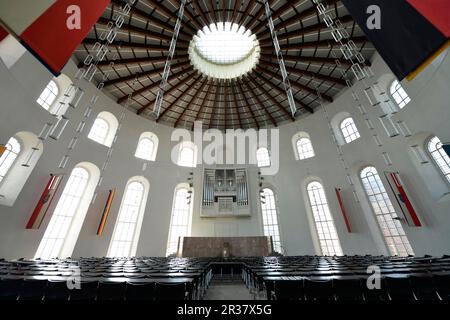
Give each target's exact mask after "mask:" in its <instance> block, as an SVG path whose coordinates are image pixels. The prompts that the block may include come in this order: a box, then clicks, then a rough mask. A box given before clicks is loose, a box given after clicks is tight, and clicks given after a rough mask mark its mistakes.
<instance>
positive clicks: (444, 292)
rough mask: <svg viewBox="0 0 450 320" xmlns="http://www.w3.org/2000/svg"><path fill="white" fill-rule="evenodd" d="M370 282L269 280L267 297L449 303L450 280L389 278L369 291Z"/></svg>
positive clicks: (444, 278) (416, 277)
mask: <svg viewBox="0 0 450 320" xmlns="http://www.w3.org/2000/svg"><path fill="white" fill-rule="evenodd" d="M366 281H367V279H364V278H359V279H352V278H345V277H344V278H330V279H321V280H319V279H308V278H305V279H300V280H267V281H266V288H267V291H268V292H267V294H268V297H270V298H271V299H274V300H301V301H314V300H338V301H363V300H366V301H390V300H393V301H415V300H419V301H439V300H446V301H449V300H450V277H449V276H433V277H430V276H428V277H425V276H424V277H421V276H411V277H386V278H383V279H380V283H379V287H378V288H373V287H369V286H368V285H367V283H366Z"/></svg>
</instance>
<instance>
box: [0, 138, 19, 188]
mask: <svg viewBox="0 0 450 320" xmlns="http://www.w3.org/2000/svg"><path fill="white" fill-rule="evenodd" d="M10 141H14V143H15V144H16V146H18V151H14V150H12V149H13V148H14V146H13V145H11V143H10ZM8 145H11V150H10V149H8ZM5 147H6V150H5V151H4V152H3V154H2V156H1V157H0V160H1V159H2V158H4V159H3V162H0V168H1V167H2V166H3V164H4V163H5V160H6V159H7V158H8V157H9V156H10V155H11V154H13V155H14V159H13V160H12V161H11V162H10V164H9V167H8V168H7V169H6V171H5V174H4V175H3V176H1V175H0V186H1V185H2V184H3V182H4V181H6V179H7V178H8V175H9V173H10V172H11V169H12V168H13V167H14V164H15V163H16V161H17V159H18V158H19V156H20V154H21V153H22V151H23V146H22V143H21V142H20V139H17V138H16V137H15V136H13V137H11V138H9V140H8V142H7V143H6V145H5ZM5 155H6V156H5Z"/></svg>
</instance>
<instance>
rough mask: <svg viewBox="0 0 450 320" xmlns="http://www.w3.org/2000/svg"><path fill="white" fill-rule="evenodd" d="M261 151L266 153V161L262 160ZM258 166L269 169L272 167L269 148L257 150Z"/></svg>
mask: <svg viewBox="0 0 450 320" xmlns="http://www.w3.org/2000/svg"><path fill="white" fill-rule="evenodd" d="M261 151H264V155H263V156H264V159H260V155H261V153H260V152H261ZM256 164H257V167H258V168H268V167H270V166H271V165H272V159H271V157H270V152H269V148H267V147H260V148H258V149H257V150H256Z"/></svg>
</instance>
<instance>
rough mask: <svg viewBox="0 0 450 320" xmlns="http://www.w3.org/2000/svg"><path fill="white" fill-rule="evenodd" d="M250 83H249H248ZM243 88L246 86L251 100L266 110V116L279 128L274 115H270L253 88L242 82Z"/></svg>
mask: <svg viewBox="0 0 450 320" xmlns="http://www.w3.org/2000/svg"><path fill="white" fill-rule="evenodd" d="M238 82H240V80H238ZM247 83H248V82H247ZM241 85H242V86H244V87H245V88H246V89H247V92H250V96H251V98H252V99H253V100H254V101H255V100H256V101H257V102H258V105H259V106H261V108H262V109H263V110H264V113H265V114H266V116H267V117H268V118H269V119H270V121H271V122H272V124H273V126H274V127H277V126H278V125H277V122H276V121H275V119H274V118H273V117H272V115H271V114H270V112H269V111H267V108H266V107H265V106H264V103H263V102H262V100H261V99H260V98H259V97H258V95H256V94H255V92H254V91H253V90H252V88H250V87H249V86H247V84H245V83H244V82H242V84H241Z"/></svg>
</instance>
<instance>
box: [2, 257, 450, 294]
mask: <svg viewBox="0 0 450 320" xmlns="http://www.w3.org/2000/svg"><path fill="white" fill-rule="evenodd" d="M374 267H375V269H374ZM370 268H372V269H370ZM376 268H379V269H378V271H379V275H380V277H379V287H378V289H373V290H371V289H370V288H369V287H368V285H367V282H368V279H369V282H370V283H371V284H373V285H376V284H377V283H376V281H377V280H374V278H369V277H371V276H373V272H374V270H375V271H377V270H376ZM236 275H239V276H242V280H243V281H244V283H245V285H246V286H247V288H248V289H249V290H250V292H251V293H252V294H253V297H254V298H255V299H268V300H299V301H317V300H321V301H323V300H328V301H334V300H337V301H348V300H352V301H363V300H370V301H374V300H375V301H388V300H411V301H412V300H433V301H438V300H446V301H449V300H450V256H443V257H440V258H434V257H429V256H425V257H408V258H398V257H385V256H376V257H375V256H343V257H320V256H298V257H254V258H228V259H223V258H148V257H141V258H122V259H111V258H82V259H77V260H74V259H65V260H56V259H54V260H24V259H21V260H15V261H4V260H1V261H0V300H92V301H94V300H99V301H108V300H109V301H111V300H113V301H120V300H122V301H123V300H126V301H129V300H131V301H133V300H201V299H203V297H204V295H205V294H206V291H207V289H208V287H209V284H210V282H211V279H212V278H213V277H214V278H215V279H218V280H219V281H221V280H224V279H229V278H230V276H231V278H235V277H236Z"/></svg>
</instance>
